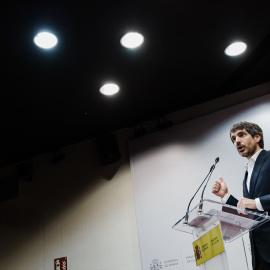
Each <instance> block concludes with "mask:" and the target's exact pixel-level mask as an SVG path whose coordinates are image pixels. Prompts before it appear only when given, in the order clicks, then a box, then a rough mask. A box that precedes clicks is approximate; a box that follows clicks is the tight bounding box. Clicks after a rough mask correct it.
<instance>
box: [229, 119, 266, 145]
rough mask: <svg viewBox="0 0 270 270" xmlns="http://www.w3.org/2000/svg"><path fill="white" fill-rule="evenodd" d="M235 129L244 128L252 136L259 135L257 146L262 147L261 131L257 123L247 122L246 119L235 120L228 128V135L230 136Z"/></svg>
mask: <svg viewBox="0 0 270 270" xmlns="http://www.w3.org/2000/svg"><path fill="white" fill-rule="evenodd" d="M237 129H245V130H246V131H247V132H248V133H249V134H250V135H251V136H252V137H253V138H254V136H255V135H260V136H261V140H260V141H259V146H260V147H261V148H263V147H264V142H263V131H262V129H261V128H260V127H259V126H258V125H257V124H254V123H251V122H247V121H241V122H237V123H235V124H233V125H232V126H231V128H230V137H231V134H232V133H233V132H234V131H235V130H237Z"/></svg>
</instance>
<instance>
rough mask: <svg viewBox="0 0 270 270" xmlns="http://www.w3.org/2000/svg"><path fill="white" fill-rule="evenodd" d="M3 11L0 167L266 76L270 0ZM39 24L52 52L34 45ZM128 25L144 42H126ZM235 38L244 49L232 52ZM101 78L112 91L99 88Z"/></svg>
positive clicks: (65, 4)
mask: <svg viewBox="0 0 270 270" xmlns="http://www.w3.org/2000/svg"><path fill="white" fill-rule="evenodd" d="M16 2H17V3H16ZM2 11H3V12H4V17H3V18H4V33H2V45H4V48H2V59H3V60H2V61H1V63H2V74H3V76H2V77H3V81H2V82H3V83H2V87H1V104H0V105H1V106H0V108H1V149H0V152H1V155H0V165H1V166H4V165H7V164H10V163H11V162H18V161H21V160H23V159H25V158H29V157H33V156H35V155H37V154H39V153H44V152H47V151H51V149H54V148H57V147H62V146H65V145H68V144H70V143H74V142H77V141H80V140H84V139H87V138H91V137H95V136H98V135H99V134H100V133H102V132H106V131H115V130H117V129H120V128H125V127H132V126H135V125H137V124H139V123H141V122H143V121H146V120H153V119H157V118H159V117H162V116H164V115H166V114H168V113H171V112H174V111H177V110H180V109H183V108H186V107H189V106H191V105H196V104H198V103H201V102H204V101H208V100H211V99H214V98H217V97H221V96H224V95H226V94H229V93H233V92H236V91H239V90H243V89H246V88H248V87H251V86H255V85H258V84H261V83H264V82H267V81H270V72H269V70H270V53H269V50H270V15H269V14H270V1H269V0H267V1H250V0H245V1H201V0H189V1H180V0H178V1H175V0H170V1H168V0H162V1H161V0H155V1H154V0H153V1H147V0H144V1H128V0H125V1H113V0H111V1H54V2H50V1H33V2H29V1H6V4H5V5H4V8H3V9H2ZM44 29H47V30H51V31H53V32H54V33H55V34H56V35H57V36H58V38H59V43H58V45H57V47H56V49H53V50H50V51H43V50H41V49H40V48H38V47H36V46H35V45H34V43H33V37H34V35H35V34H36V33H37V32H38V31H39V30H44ZM128 31H137V32H140V33H142V34H143V35H144V37H145V42H144V44H143V46H141V47H140V48H139V49H137V50H134V51H130V50H127V49H125V48H123V47H122V46H121V45H120V42H119V41H120V38H121V37H122V35H123V34H125V33H127V32H128ZM238 40H240V41H244V42H246V43H247V45H248V50H247V51H246V53H244V54H243V55H242V56H238V57H234V58H229V57H228V56H226V55H225V54H224V49H225V47H226V46H227V45H229V44H230V43H231V42H233V41H238ZM107 81H114V82H116V83H118V84H119V86H120V92H119V93H118V94H117V95H116V96H114V97H106V96H102V95H101V94H100V93H99V88H100V86H101V85H102V84H103V83H104V82H107Z"/></svg>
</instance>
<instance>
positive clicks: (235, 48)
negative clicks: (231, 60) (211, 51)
mask: <svg viewBox="0 0 270 270" xmlns="http://www.w3.org/2000/svg"><path fill="white" fill-rule="evenodd" d="M246 49H247V44H246V43H244V42H234V43H232V44H231V45H229V46H228V47H227V48H226V49H225V51H224V53H225V54H226V55H228V56H237V55H239V54H242V53H243V52H244V51H245V50H246Z"/></svg>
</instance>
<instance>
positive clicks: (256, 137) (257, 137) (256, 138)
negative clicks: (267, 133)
mask: <svg viewBox="0 0 270 270" xmlns="http://www.w3.org/2000/svg"><path fill="white" fill-rule="evenodd" d="M261 138H262V137H261V135H259V134H256V135H254V139H255V141H256V142H257V143H258V142H259V141H260V140H261Z"/></svg>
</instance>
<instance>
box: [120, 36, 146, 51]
mask: <svg viewBox="0 0 270 270" xmlns="http://www.w3.org/2000/svg"><path fill="white" fill-rule="evenodd" d="M143 41H144V37H143V35H142V34H140V33H136V32H130V33H127V34H125V35H124V36H123V37H122V38H121V40H120V43H121V45H122V46H123V47H125V48H128V49H135V48H137V47H139V46H141V45H142V44H143Z"/></svg>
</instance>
